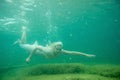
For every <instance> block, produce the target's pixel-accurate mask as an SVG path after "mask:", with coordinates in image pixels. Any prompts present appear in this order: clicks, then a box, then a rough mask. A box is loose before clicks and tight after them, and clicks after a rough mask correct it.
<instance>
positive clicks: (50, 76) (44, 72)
mask: <svg viewBox="0 0 120 80" xmlns="http://www.w3.org/2000/svg"><path fill="white" fill-rule="evenodd" d="M119 73H120V66H119V65H114V66H113V65H83V64H44V65H35V66H26V67H21V68H16V69H12V70H10V71H8V72H7V73H6V74H5V75H4V76H3V78H1V80H120V77H119V76H120V74H119Z"/></svg>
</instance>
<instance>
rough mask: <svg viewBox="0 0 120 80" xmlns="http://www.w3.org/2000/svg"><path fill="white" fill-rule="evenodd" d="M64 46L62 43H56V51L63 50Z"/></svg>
mask: <svg viewBox="0 0 120 80" xmlns="http://www.w3.org/2000/svg"><path fill="white" fill-rule="evenodd" d="M62 46H63V44H62V42H56V43H55V48H56V50H61V49H62Z"/></svg>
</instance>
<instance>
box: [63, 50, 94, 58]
mask: <svg viewBox="0 0 120 80" xmlns="http://www.w3.org/2000/svg"><path fill="white" fill-rule="evenodd" d="M62 53H64V54H72V55H83V56H86V57H95V55H93V54H86V53H83V52H77V51H68V50H62Z"/></svg>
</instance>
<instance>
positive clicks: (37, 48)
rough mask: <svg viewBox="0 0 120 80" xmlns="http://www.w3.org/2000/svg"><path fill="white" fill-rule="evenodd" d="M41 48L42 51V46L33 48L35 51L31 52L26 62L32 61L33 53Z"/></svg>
mask: <svg viewBox="0 0 120 80" xmlns="http://www.w3.org/2000/svg"><path fill="white" fill-rule="evenodd" d="M37 50H39V51H42V48H41V47H36V48H35V49H33V51H32V52H31V53H30V54H29V56H28V57H27V58H26V62H27V63H29V62H30V59H31V57H32V55H33V54H34V53H36V51H37Z"/></svg>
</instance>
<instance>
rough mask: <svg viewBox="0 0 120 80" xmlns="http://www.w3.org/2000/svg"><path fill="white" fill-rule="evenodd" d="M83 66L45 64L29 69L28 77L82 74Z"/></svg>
mask: <svg viewBox="0 0 120 80" xmlns="http://www.w3.org/2000/svg"><path fill="white" fill-rule="evenodd" d="M84 71H85V69H84V67H83V65H80V64H79V65H78V64H76V65H75V64H74V65H73V64H64V65H63V64H52V65H51V64H47V65H41V66H37V67H33V68H31V70H30V71H29V72H28V75H42V74H66V73H84Z"/></svg>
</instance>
